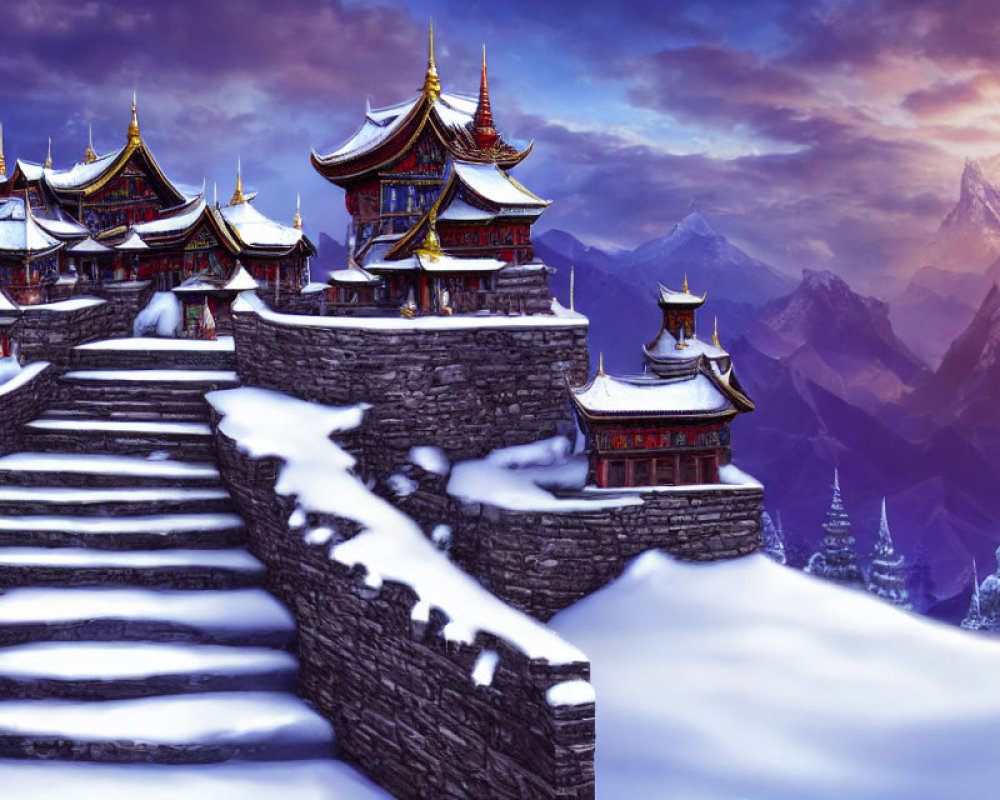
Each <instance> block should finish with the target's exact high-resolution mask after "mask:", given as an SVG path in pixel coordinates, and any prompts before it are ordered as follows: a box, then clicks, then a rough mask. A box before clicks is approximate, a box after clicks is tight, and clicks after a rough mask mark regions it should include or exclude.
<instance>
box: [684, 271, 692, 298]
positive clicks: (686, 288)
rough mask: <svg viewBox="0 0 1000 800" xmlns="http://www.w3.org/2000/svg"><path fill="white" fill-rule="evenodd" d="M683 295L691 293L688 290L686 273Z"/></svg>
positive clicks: (685, 274) (685, 275)
mask: <svg viewBox="0 0 1000 800" xmlns="http://www.w3.org/2000/svg"><path fill="white" fill-rule="evenodd" d="M684 294H691V291H690V290H689V289H688V276H687V273H686V272H685V273H684Z"/></svg>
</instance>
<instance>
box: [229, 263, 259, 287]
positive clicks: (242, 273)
mask: <svg viewBox="0 0 1000 800" xmlns="http://www.w3.org/2000/svg"><path fill="white" fill-rule="evenodd" d="M225 288H226V289H227V290H229V291H233V292H244V291H250V292H252V291H255V290H256V289H258V288H259V284H258V283H257V281H256V280H254V278H253V276H252V275H251V274H250V273H249V272H247V271H246V267H244V266H243V265H242V264H240V265H239V266H238V267H237V268H236V272H234V273H233V277H232V278H230V279H229V283H227V284H226V286H225Z"/></svg>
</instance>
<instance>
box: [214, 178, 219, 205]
mask: <svg viewBox="0 0 1000 800" xmlns="http://www.w3.org/2000/svg"><path fill="white" fill-rule="evenodd" d="M212 205H213V206H215V207H216V208H218V207H219V182H218V181H212Z"/></svg>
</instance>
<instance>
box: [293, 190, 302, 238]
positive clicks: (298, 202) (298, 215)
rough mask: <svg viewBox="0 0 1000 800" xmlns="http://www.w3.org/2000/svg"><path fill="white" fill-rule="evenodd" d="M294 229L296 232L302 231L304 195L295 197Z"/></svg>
mask: <svg viewBox="0 0 1000 800" xmlns="http://www.w3.org/2000/svg"><path fill="white" fill-rule="evenodd" d="M292 227H293V228H295V230H297V231H300V230H302V195H301V194H298V193H296V195H295V219H293V220H292Z"/></svg>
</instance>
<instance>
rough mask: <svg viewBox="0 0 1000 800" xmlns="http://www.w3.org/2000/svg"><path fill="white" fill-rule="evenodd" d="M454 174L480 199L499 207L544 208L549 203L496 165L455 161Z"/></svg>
mask: <svg viewBox="0 0 1000 800" xmlns="http://www.w3.org/2000/svg"><path fill="white" fill-rule="evenodd" d="M455 174H456V175H457V176H458V178H459V180H461V181H462V183H464V184H465V185H466V186H468V187H469V188H470V189H472V191H474V192H475V193H476V194H478V195H479V196H480V197H483V198H485V199H486V200H489V201H491V202H493V203H496V204H497V205H500V206H532V207H535V208H545V207H546V206H548V205H549V201H547V200H542V199H541V198H540V197H538V196H537V195H535V194H532V193H531V192H529V191H528V190H527V189H525V188H524V187H523V186H521V184H519V183H517V181H515V180H514V179H513V178H511V177H510V176H509V175H507V173H506V172H504V171H503V170H502V169H500V167H498V166H497V165H496V164H469V163H467V162H464V161H456V162H455Z"/></svg>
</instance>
